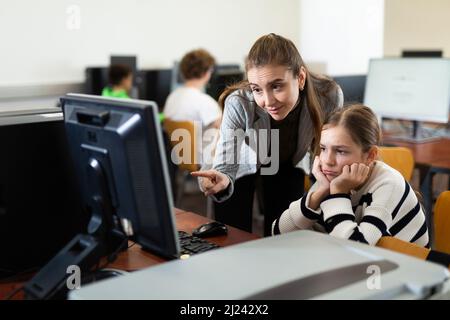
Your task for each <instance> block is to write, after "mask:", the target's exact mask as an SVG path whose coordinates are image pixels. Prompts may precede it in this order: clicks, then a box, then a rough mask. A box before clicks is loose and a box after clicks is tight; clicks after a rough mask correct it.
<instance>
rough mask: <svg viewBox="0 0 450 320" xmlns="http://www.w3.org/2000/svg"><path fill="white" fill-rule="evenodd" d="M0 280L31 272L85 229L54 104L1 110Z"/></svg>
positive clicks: (61, 126)
mask: <svg viewBox="0 0 450 320" xmlns="http://www.w3.org/2000/svg"><path fill="white" fill-rule="evenodd" d="M0 150H2V155H1V156H0V280H1V279H2V278H5V277H16V276H18V274H19V273H22V272H25V271H35V270H38V269H39V268H41V267H42V266H43V265H45V264H46V263H47V262H48V261H49V260H50V259H51V258H52V257H53V256H54V255H55V254H56V253H57V252H58V251H59V250H61V248H63V247H64V246H65V245H66V244H67V242H68V241H69V240H70V239H72V238H73V237H74V236H75V235H76V234H78V233H79V232H83V231H84V230H85V229H86V226H87V222H88V215H87V212H86V211H84V210H83V206H82V203H81V199H80V194H79V191H78V186H77V181H76V175H75V172H74V168H73V163H72V159H71V158H70V155H69V149H68V144H67V140H66V134H65V127H64V120H63V115H62V112H61V109H59V108H46V109H44V108H40V109H28V110H25V109H20V110H17V108H10V110H8V109H5V107H4V108H2V109H1V110H0Z"/></svg>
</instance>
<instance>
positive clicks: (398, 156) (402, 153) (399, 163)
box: [379, 147, 414, 181]
mask: <svg viewBox="0 0 450 320" xmlns="http://www.w3.org/2000/svg"><path fill="white" fill-rule="evenodd" d="M379 150H380V158H381V160H382V161H383V162H385V163H386V164H388V165H390V166H391V167H392V168H394V169H396V170H398V171H399V172H400V173H401V174H402V175H403V177H404V178H405V180H406V181H410V180H411V177H412V174H413V171H414V156H413V154H412V152H411V150H410V149H408V148H405V147H380V148H379Z"/></svg>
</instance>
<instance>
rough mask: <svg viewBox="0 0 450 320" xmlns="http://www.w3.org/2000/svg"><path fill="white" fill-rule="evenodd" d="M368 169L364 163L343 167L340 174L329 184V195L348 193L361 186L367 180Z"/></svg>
mask: <svg viewBox="0 0 450 320" xmlns="http://www.w3.org/2000/svg"><path fill="white" fill-rule="evenodd" d="M369 172H370V167H369V166H367V165H366V164H364V163H353V164H352V165H351V166H349V165H345V166H344V167H343V168H342V173H341V174H340V175H339V176H338V177H336V178H335V179H334V180H333V181H331V183H330V193H331V194H337V193H350V191H351V190H354V189H356V188H358V187H359V186H361V185H362V184H363V183H364V182H365V181H366V179H367V177H368V175H369Z"/></svg>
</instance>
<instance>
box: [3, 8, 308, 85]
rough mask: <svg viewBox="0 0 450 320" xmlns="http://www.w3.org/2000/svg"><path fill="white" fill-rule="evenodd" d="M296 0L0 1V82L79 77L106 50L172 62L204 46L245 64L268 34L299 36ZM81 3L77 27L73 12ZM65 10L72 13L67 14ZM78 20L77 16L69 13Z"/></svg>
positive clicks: (103, 61)
mask: <svg viewBox="0 0 450 320" xmlns="http://www.w3.org/2000/svg"><path fill="white" fill-rule="evenodd" d="M298 4H299V0H226V1H223V0H127V1H118V0H107V1H106V0H90V1H89V0H70V1H68V0H41V1H29V0H15V1H11V0H0V8H1V10H0V32H1V33H0V39H1V42H2V47H1V49H0V61H1V64H2V66H1V73H0V87H2V86H3V87H7V86H18V85H19V86H20V85H34V84H53V83H69V82H81V81H83V80H84V73H83V72H84V69H85V67H86V66H88V65H91V66H92V65H107V64H108V63H109V56H110V54H133V55H137V56H138V66H139V67H140V68H150V67H169V66H171V65H172V63H173V61H174V60H176V59H180V57H181V56H182V55H183V53H185V52H186V51H188V50H190V49H192V48H196V47H204V48H206V49H208V50H210V51H211V52H212V54H214V55H215V56H216V58H217V59H218V61H219V63H242V61H243V58H244V56H245V54H246V53H247V51H248V50H249V48H250V46H251V44H252V43H253V42H254V41H255V40H256V39H257V38H258V37H259V36H260V35H263V34H266V33H269V32H276V33H279V34H282V35H284V36H286V37H288V38H291V39H292V40H294V41H295V40H297V39H298V35H299V28H298V12H299V9H298ZM71 5H76V6H77V7H75V8H79V9H80V15H79V17H80V19H79V22H80V24H79V29H77V23H78V20H77V19H76V12H74V11H70V9H69V8H70V6H71ZM67 10H69V12H66V11H67ZM74 18H75V19H74Z"/></svg>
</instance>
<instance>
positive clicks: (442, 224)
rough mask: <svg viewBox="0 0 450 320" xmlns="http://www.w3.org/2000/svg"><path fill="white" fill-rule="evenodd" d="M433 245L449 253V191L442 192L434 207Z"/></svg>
mask: <svg viewBox="0 0 450 320" xmlns="http://www.w3.org/2000/svg"><path fill="white" fill-rule="evenodd" d="M433 218H434V246H435V248H436V250H438V251H442V252H445V253H449V254H450V191H444V192H442V193H441V194H440V195H439V197H438V199H437V201H436V206H435V207H434V216H433Z"/></svg>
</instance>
